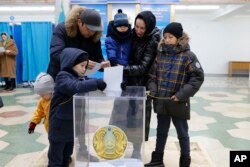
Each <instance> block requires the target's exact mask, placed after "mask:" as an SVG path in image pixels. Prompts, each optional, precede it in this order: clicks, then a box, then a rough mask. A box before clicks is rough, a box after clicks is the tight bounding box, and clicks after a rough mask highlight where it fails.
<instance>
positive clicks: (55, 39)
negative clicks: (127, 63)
mask: <svg viewBox="0 0 250 167" xmlns="http://www.w3.org/2000/svg"><path fill="white" fill-rule="evenodd" d="M69 47H71V48H78V49H81V50H83V51H85V52H87V53H88V55H89V59H90V60H92V61H95V62H101V61H103V60H104V58H103V55H102V50H101V42H100V40H99V41H98V42H96V43H95V42H93V39H92V38H84V37H83V36H82V35H81V34H80V31H79V29H77V35H76V36H75V37H73V38H72V37H69V36H68V35H67V31H66V28H65V23H64V22H63V23H60V24H58V25H57V26H56V28H55V30H54V32H53V36H52V39H51V44H50V62H49V66H48V69H47V72H48V73H49V74H50V75H51V76H52V77H53V78H54V79H55V78H56V75H57V73H58V72H59V71H60V55H61V53H62V50H63V49H64V48H69Z"/></svg>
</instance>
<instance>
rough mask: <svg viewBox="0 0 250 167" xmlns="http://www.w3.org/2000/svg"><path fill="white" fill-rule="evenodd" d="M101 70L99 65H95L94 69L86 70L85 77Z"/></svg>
mask: <svg viewBox="0 0 250 167" xmlns="http://www.w3.org/2000/svg"><path fill="white" fill-rule="evenodd" d="M100 68H101V63H95V66H94V68H92V69H87V71H86V72H85V74H84V75H85V76H88V75H92V74H94V73H96V71H97V70H99V69H100Z"/></svg>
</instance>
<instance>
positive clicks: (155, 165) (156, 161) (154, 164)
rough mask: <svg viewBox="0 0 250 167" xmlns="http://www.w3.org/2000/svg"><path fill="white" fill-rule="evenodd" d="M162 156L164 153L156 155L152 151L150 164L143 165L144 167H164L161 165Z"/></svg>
mask: <svg viewBox="0 0 250 167" xmlns="http://www.w3.org/2000/svg"><path fill="white" fill-rule="evenodd" d="M163 154H164V153H157V152H155V151H153V152H152V159H151V162H150V163H147V164H145V165H144V167H165V165H164V163H163Z"/></svg>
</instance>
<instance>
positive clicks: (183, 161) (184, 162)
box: [179, 156, 191, 167]
mask: <svg viewBox="0 0 250 167" xmlns="http://www.w3.org/2000/svg"><path fill="white" fill-rule="evenodd" d="M190 163H191V157H190V156H189V157H182V156H181V157H180V161H179V164H180V167H189V166H190Z"/></svg>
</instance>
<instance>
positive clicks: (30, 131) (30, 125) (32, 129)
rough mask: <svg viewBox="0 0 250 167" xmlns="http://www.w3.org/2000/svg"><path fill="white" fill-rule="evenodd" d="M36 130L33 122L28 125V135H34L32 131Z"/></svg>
mask: <svg viewBox="0 0 250 167" xmlns="http://www.w3.org/2000/svg"><path fill="white" fill-rule="evenodd" d="M35 128H36V124H35V123H34V122H31V123H30V124H29V130H28V133H29V134H31V133H34V130H35Z"/></svg>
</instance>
